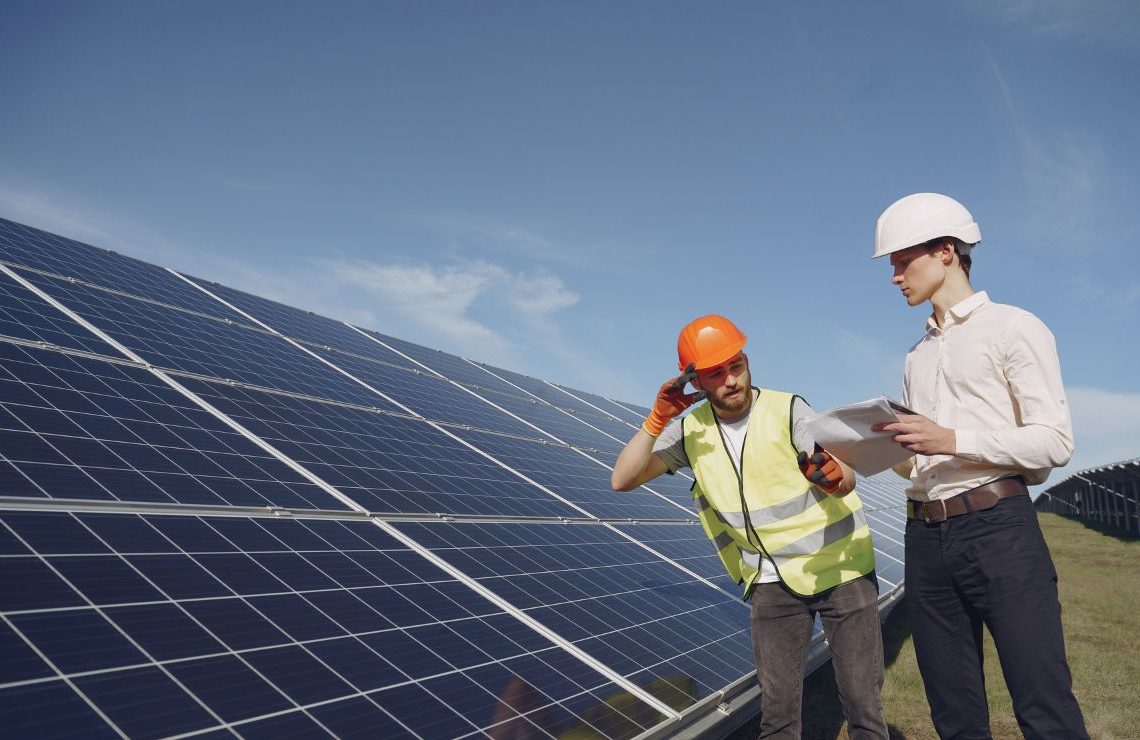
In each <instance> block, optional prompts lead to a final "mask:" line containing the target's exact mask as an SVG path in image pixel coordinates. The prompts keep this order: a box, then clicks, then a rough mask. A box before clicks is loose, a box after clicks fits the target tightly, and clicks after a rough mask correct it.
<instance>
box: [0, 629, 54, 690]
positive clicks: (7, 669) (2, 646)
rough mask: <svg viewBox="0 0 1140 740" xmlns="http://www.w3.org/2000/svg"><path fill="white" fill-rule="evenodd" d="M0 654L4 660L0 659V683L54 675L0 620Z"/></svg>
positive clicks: (26, 644)
mask: <svg viewBox="0 0 1140 740" xmlns="http://www.w3.org/2000/svg"><path fill="white" fill-rule="evenodd" d="M0 655H3V656H4V660H0V684H6V683H15V682H16V681H30V680H32V679H36V678H44V677H46V676H54V675H55V671H54V670H52V669H51V667H50V666H48V664H47V663H45V662H44V661H43V659H41V658H40V657H39V656H38V655H36V652H35V651H34V650H32V648H31V647H29V646H28V643H26V642H24V640H23V639H22V638H21V637H20V636H19V635H17V634H16V633H15V632H13V631H12V628H11V627H9V626H8V625H7V624H5V623H4V622H0Z"/></svg>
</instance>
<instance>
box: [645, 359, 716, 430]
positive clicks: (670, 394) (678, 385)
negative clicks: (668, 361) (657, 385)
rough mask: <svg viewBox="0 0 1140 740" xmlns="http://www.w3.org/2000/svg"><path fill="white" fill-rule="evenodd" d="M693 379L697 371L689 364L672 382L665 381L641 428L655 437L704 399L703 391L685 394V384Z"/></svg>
mask: <svg viewBox="0 0 1140 740" xmlns="http://www.w3.org/2000/svg"><path fill="white" fill-rule="evenodd" d="M695 377H697V371H696V369H695V366H694V364H693V363H691V362H690V363H689V366H688V367H687V368H685V372H683V373H681V374H680V375H678V376H677V377H675V378H673V379H672V380H667V381H665V383H664V385H662V386H661V390H659V391H657V399H656V400H655V401H654V402H653V409H652V410H651V411H650V412H649V416H647V417H646V418H645V422H644V423H643V424H642V425H641V428H642V429H644V430H645V431H646V432H648V433H649V434H651V435H653V436H654V437H657V436H659V435H660V434H661V432H663V431H665V427H667V426H669V422H670V421H672V420H673V417H675V416H677V414H679V413H681V412H682V411H684V410H685V409H687V408H689V407H690V406H692V405H693V404H694V403H696V402H697V401H700V400H701V399H702V398H704V397H705V392H704V391H697V392H696V393H685V384H686V383H688V382H689V381H691V380H692V379H693V378H695Z"/></svg>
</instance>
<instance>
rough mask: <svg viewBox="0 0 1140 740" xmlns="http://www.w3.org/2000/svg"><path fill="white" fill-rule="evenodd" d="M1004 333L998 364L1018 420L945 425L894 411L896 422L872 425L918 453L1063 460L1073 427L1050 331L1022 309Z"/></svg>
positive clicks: (992, 460)
mask: <svg viewBox="0 0 1140 740" xmlns="http://www.w3.org/2000/svg"><path fill="white" fill-rule="evenodd" d="M1007 337H1008V339H1007V340H1006V341H1005V342H1003V345H1004V346H1005V347H1006V355H1005V358H1004V360H1005V362H1004V367H1003V370H1004V372H1005V376H1006V380H1007V381H1008V383H1009V386H1010V390H1011V391H1012V392H1013V396H1014V398H1015V399H1016V401H1017V406H1018V411H1019V412H1020V416H1021V425H1020V426H1017V427H1014V428H1012V429H994V430H972V429H966V430H963V429H949V428H947V427H942V426H939V425H938V424H935V423H934V422H933V421H931V420H930V419H928V418H926V417H925V416H922V415H920V414H914V415H910V414H900V415H899V420H898V421H897V422H891V423H889V424H876V425H874V426H873V427H871V429H872V431H876V432H880V431H881V432H892V433H893V434H894V435H895V437H894V439H895V441H896V442H898V443H899V444H900V445H902V446H903V447H904V448H906V449H908V450H910V451H911V452H914V453H917V454H919V455H954V456H956V457H960V458H962V459H965V460H970V461H971V462H983V463H989V464H991V465H1001V466H1007V467H1012V468H1021V469H1023V470H1048V469H1049V468H1054V467H1059V466H1061V465H1065V464H1066V463H1068V461H1069V457H1070V456H1071V455H1072V453H1073V427H1072V420H1071V419H1070V417H1069V408H1068V405H1067V403H1066V401H1065V388H1064V385H1063V383H1062V382H1061V366H1060V362H1059V361H1058V359H1057V350H1056V345H1055V344H1054V340H1053V335H1052V333H1051V332H1050V331H1049V329H1048V328H1046V326H1045V325H1044V324H1043V323H1041V321H1040V320H1039V319H1037V317H1035V316H1033V315H1032V314H1024V315H1023V317H1021V319H1020V320H1017V321H1016V322H1014V324H1013V325H1012V326H1011V327H1010V331H1009V332H1008V333H1007Z"/></svg>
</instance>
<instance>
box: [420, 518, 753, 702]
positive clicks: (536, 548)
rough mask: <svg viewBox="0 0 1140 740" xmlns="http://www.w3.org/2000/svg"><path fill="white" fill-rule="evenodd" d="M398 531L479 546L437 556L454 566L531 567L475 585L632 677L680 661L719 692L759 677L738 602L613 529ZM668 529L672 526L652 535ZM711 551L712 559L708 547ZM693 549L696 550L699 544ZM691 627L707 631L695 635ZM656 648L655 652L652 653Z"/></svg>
mask: <svg viewBox="0 0 1140 740" xmlns="http://www.w3.org/2000/svg"><path fill="white" fill-rule="evenodd" d="M398 526H399V528H400V529H401V530H402V531H405V532H407V533H408V534H409V535H410V536H413V537H415V538H416V539H418V540H419V539H421V537H420V532H421V531H423V530H436V538H437V541H438V533H439V532H443V533H445V534H446V533H449V532H451V531H453V530H454V531H461V532H462V533H463V536H465V537H466V538H468V540H469V541H472V542H473V543H474V544H470V545H466V546H463V547H447V546H441V547H434V548H432V549H433V550H434V551H435V552H436V553H437V554H439V555H440V556H441V557H443V558H444V559H446V560H448V561H449V562H451V563H453V564H454V565H456V567H462V566H461V564H460V563H461V562H463V561H462V560H461V559H459V558H457V557H455V553H456V552H458V551H462V550H464V549H466V550H468V551H477V552H479V553H493V552H494V551H496V550H499V551H501V552H502V554H504V555H507V554H509V556H510V558H511V561H512V562H513V563H514V564H515V565H518V566H521V567H522V568H523V569H524V570H522V572H519V571H516V572H514V574H513V575H511V574H502V573H503V571H501V570H500V571H498V572H497V574H495V575H489V576H483V577H479V579H478V580H479V581H480V582H481V583H483V584H484V585H485V586H487V587H488V588H490V589H491V590H492V591H494V592H495V593H496V594H498V595H499V596H501V597H502V598H504V599H507V600H508V601H510V602H512V603H514V604H516V605H517V606H519V607H520V608H522V609H523V610H524V611H526V612H527V613H528V614H529V615H530V616H531V617H533V618H535V619H537V620H538V621H539V622H541V623H543V624H544V625H545V626H547V627H548V628H550V629H551V630H553V631H554V632H556V633H558V634H560V635H561V636H562V637H564V638H566V639H569V640H570V641H571V642H573V643H575V644H577V645H578V646H579V647H581V648H582V649H584V650H585V651H587V652H588V653H590V654H591V655H592V656H593V657H595V658H597V659H598V660H600V661H601V662H603V663H605V664H607V665H609V666H610V667H613V668H616V669H617V670H619V671H620V672H621V673H623V674H624V675H626V676H630V677H634V676H640V675H641V674H643V673H644V672H645V671H649V670H651V669H652V670H653V671H657V672H658V673H669V674H674V673H679V667H678V665H676V664H675V661H677V660H678V659H680V658H681V656H684V655H692V654H696V655H697V656H698V657H699V660H700V661H701V662H702V663H703V664H704V665H705V666H706V668H705V669H704V670H705V671H706V672H714V673H716V675H717V677H718V681H719V684H718V686H719V687H724V686H726V685H728V684H729V683H731V682H732V681H735V680H737V679H739V678H740V677H742V676H744V675H746V674H747V673H749V672H750V671H751V670H752V669H753V665H752V656H751V653H750V651H749V650H748V649H747V646H748V631H749V615H748V610H747V609H746V608H745V607H744V606H743V605H742V604H741V603H740V599H739V596H737V595H733V594H730V593H728V592H726V591H725V590H721V589H719V588H712V587H710V586H709V585H707V584H704V583H702V582H699V581H697V580H695V579H694V578H693V577H692V576H689V575H686V574H685V573H684V572H683V571H681V570H679V569H677V568H675V567H673V566H672V565H670V564H668V563H667V562H666V561H663V560H661V559H659V558H657V557H656V556H654V555H652V554H651V553H649V552H648V551H646V550H645V549H644V548H642V547H639V546H638V545H636V544H635V543H632V542H629V541H627V540H625V539H623V538H621V537H620V536H618V535H617V534H616V533H614V532H611V531H609V530H608V529H605V528H603V527H598V526H568V525H528V526H520V525H492V524H488V525H475V524H411V523H408V524H400V525H398ZM627 529H630V530H633V529H636V528H635V527H628V528H627ZM662 529H666V527H664V526H663V525H662V526H658V527H656V528H655V530H662ZM678 529H688V528H678ZM693 529H696V530H697V531H699V529H697V528H693ZM457 538H458V535H457ZM422 539H430V538H426V537H425V538H422ZM444 539H454V538H450V537H446V536H445V537H444ZM706 547H708V553H709V554H711V546H710V545H708V544H707V542H706ZM687 549H689V550H691V549H692V543H690V544H689V545H688V546H687ZM477 556H478V555H477ZM693 624H702V625H704V627H703V628H702V629H701V630H700V631H694V630H692V629H691V627H692V625H693ZM649 645H652V646H653V649H650V648H648V647H646V646H649ZM532 649H533V648H532ZM646 675H648V674H646ZM707 695H708V694H707V693H705V694H702V695H701V696H700V697H696V698H698V699H699V698H704V697H705V696H707Z"/></svg>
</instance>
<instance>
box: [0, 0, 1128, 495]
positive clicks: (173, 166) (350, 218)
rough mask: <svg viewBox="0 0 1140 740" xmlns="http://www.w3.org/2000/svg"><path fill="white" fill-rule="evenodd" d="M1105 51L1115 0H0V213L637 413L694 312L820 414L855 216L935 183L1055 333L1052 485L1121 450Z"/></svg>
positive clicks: (1113, 143)
mask: <svg viewBox="0 0 1140 740" xmlns="http://www.w3.org/2000/svg"><path fill="white" fill-rule="evenodd" d="M1138 73H1140V6H1138V5H1137V4H1135V3H1133V2H1127V1H1125V0H1121V1H1119V2H1113V1H1110V0H1072V1H1063V0H1042V1H1039V2H1030V0H1006V1H1002V0H967V1H965V2H957V3H933V2H920V3H912V2H866V3H840V2H834V3H823V2H805V3H793V2H763V3H761V2H710V3H680V2H621V3H612V2H573V3H570V2H563V3H555V2H491V1H487V2H432V3H417V2H336V1H329V2H284V1H281V0H274V1H273V2H213V1H199V2H173V1H165V2H164V1H157V2H112V1H111V0H101V1H100V2H98V3H92V2H85V1H82V2H81V1H75V2H64V1H56V2H44V1H42V0H32V1H30V2H26V1H23V0H5V2H3V4H0V215H2V216H5V217H8V218H11V219H13V220H16V221H20V222H22V223H26V224H29V225H32V226H36V227H40V228H44V229H47V230H50V231H55V232H57V233H61V234H64V235H67V236H71V237H74V238H77V239H80V240H83V241H87V242H89V243H93V244H96V245H99V246H105V247H110V248H114V249H116V250H117V251H120V252H123V253H126V254H130V255H133V256H136V257H139V258H142V259H145V260H148V261H151V262H156V263H158V264H162V265H167V266H171V267H174V268H177V269H180V270H183V271H186V272H189V273H191V274H194V275H198V276H202V277H206V278H210V279H212V280H217V281H219V282H222V283H225V284H228V285H231V286H234V287H238V288H242V289H244V290H248V291H251V292H254V293H258V294H260V295H265V296H267V297H271V298H274V299H277V300H280V301H283V302H286V303H289V304H292V305H296V306H300V307H303V308H307V309H310V310H314V311H317V312H320V313H323V314H326V315H329V316H333V317H336V318H340V319H345V320H349V321H352V322H354V323H357V324H360V325H363V326H368V327H371V328H375V329H378V330H380V331H383V332H386V333H390V334H393V335H395V336H398V337H401V338H404V339H408V340H412V341H416V342H420V343H422V344H426V345H429V346H434V347H439V348H441V349H445V350H448V351H451V352H455V353H458V354H461V355H464V356H467V357H471V358H472V359H478V360H484V361H488V362H492V363H495V364H499V365H502V366H505V367H508V368H511V369H514V370H518V371H522V372H525V373H527V374H530V375H534V376H538V377H543V378H547V379H550V380H554V381H557V382H562V383H565V384H569V385H572V386H575V387H579V388H582V389H585V390H589V391H593V392H596V393H602V394H605V395H610V396H614V397H617V398H621V399H623V400H630V401H636V402H639V403H642V404H648V403H649V402H650V401H651V399H652V397H653V394H654V392H655V390H656V388H657V386H658V385H659V384H660V383H661V382H662V381H663V380H664V379H665V378H667V377H669V376H670V374H671V373H673V372H674V369H675V340H676V334H677V331H678V329H679V328H680V326H681V325H683V324H684V323H685V322H687V321H688V320H690V319H691V318H693V317H695V316H698V315H701V314H704V313H709V312H718V313H723V314H725V315H727V316H729V317H730V318H732V319H734V320H735V321H736V322H737V323H738V324H739V325H740V326H741V327H742V328H743V329H744V330H745V331H746V332H747V333H748V334H749V337H750V340H749V353H750V357H751V359H752V369H753V374H754V378H755V380H756V382H758V383H759V384H762V385H767V386H770V387H775V388H781V389H785V390H792V391H795V392H798V393H800V394H802V395H804V396H805V397H806V398H807V399H808V400H809V401H810V402H811V403H812V404H813V405H815V406H816V407H817V408H826V407H830V406H834V405H838V404H840V403H844V402H848V401H855V400H860V399H863V398H867V397H869V396H873V395H877V394H879V393H888V394H891V395H897V394H898V390H899V387H900V383H901V365H902V359H903V356H904V354H905V350H906V348H907V347H908V346H909V345H910V344H911V343H912V342H913V341H914V340H915V339H917V338H918V336H919V335H920V332H921V330H922V324H923V321H924V319H925V315H926V311H925V309H917V308H916V309H908V308H907V307H906V305H905V303H904V301H903V299H902V297H901V296H900V295H899V293H898V292H897V290H895V289H894V288H893V287H892V286H891V285H890V284H889V268H888V266H887V265H886V264H883V263H882V262H881V261H877V262H872V261H871V260H870V259H869V256H870V253H871V248H872V238H873V230H874V222H875V219H876V217H877V216H878V214H879V213H880V212H881V211H882V209H883V208H885V207H886V206H887V205H889V204H890V203H891V202H892V201H894V200H895V199H896V198H898V197H901V196H902V195H905V194H907V193H910V192H915V191H936V192H944V193H947V194H949V195H952V196H954V197H956V198H958V199H959V200H961V201H962V202H963V203H965V204H966V205H967V207H969V208H970V209H971V211H972V212H973V214H974V216H975V218H976V220H977V221H978V223H979V224H980V225H981V229H982V235H983V241H982V245H981V246H980V247H979V248H978V250H977V251H976V252H975V253H974V255H975V266H974V272H973V275H974V280H973V283H974V286H975V288H977V289H979V290H987V291H989V293H990V296H991V298H993V299H994V300H997V301H1000V302H1006V303H1014V304H1017V305H1020V306H1022V307H1024V308H1027V309H1029V310H1031V311H1033V312H1034V313H1036V314H1037V315H1038V316H1040V317H1041V318H1042V319H1043V320H1044V321H1045V322H1046V323H1047V324H1049V326H1050V327H1051V328H1052V330H1053V332H1054V334H1055V335H1056V337H1057V342H1058V345H1059V348H1060V352H1061V361H1062V368H1063V372H1064V375H1065V382H1066V386H1067V389H1068V392H1069V396H1070V402H1071V407H1072V409H1073V414H1074V422H1075V427H1076V432H1077V453H1076V455H1075V457H1074V460H1073V463H1072V464H1071V465H1070V467H1069V468H1068V469H1066V471H1065V472H1062V473H1061V474H1060V475H1055V477H1054V478H1053V481H1057V480H1060V479H1061V477H1063V475H1065V474H1066V473H1067V472H1068V471H1071V470H1075V469H1078V468H1082V467H1089V466H1092V465H1098V464H1102V463H1106V462H1111V461H1115V460H1120V459H1125V458H1131V457H1136V456H1138V455H1140V381H1138V380H1137V377H1138V373H1137V366H1138V364H1140V362H1138V360H1140V350H1138V343H1137V338H1136V337H1137V328H1136V327H1137V319H1138V318H1140V245H1138V243H1137V238H1138V235H1140V213H1138V211H1140V207H1138V204H1140V95H1138V94H1137V92H1136V89H1137V79H1138V78H1140V75H1138ZM126 287H127V289H129V286H126Z"/></svg>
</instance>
